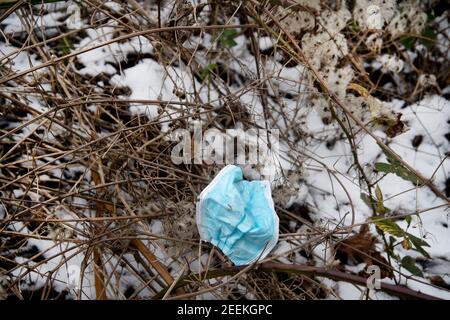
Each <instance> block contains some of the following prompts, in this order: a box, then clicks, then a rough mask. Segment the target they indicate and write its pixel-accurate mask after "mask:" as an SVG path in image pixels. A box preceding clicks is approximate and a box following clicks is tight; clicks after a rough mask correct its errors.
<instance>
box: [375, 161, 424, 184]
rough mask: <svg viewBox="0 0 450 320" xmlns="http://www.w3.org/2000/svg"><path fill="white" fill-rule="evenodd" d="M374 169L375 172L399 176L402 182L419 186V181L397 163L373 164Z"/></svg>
mask: <svg viewBox="0 0 450 320" xmlns="http://www.w3.org/2000/svg"><path fill="white" fill-rule="evenodd" d="M375 169H376V170H377V171H381V172H385V173H394V174H395V175H397V176H399V177H400V178H402V179H403V180H407V181H410V182H412V183H414V185H416V186H417V185H421V184H422V183H421V180H420V179H419V177H417V176H416V175H415V174H414V173H412V172H411V171H409V170H407V169H406V168H404V167H402V166H401V165H400V164H399V162H398V161H396V162H394V163H392V164H390V163H382V162H377V163H375Z"/></svg>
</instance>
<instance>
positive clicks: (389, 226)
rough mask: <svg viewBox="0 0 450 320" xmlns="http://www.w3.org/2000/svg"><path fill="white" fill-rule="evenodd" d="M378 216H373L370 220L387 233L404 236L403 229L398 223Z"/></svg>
mask: <svg viewBox="0 0 450 320" xmlns="http://www.w3.org/2000/svg"><path fill="white" fill-rule="evenodd" d="M381 219H382V218H379V217H373V218H372V220H373V222H374V223H375V225H376V226H377V228H379V229H381V230H383V231H384V232H386V233H389V234H391V235H393V236H395V237H403V236H405V231H403V229H402V228H400V226H399V225H398V224H396V223H395V222H394V221H392V220H386V219H383V220H381Z"/></svg>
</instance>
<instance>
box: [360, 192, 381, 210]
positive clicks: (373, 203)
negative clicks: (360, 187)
mask: <svg viewBox="0 0 450 320" xmlns="http://www.w3.org/2000/svg"><path fill="white" fill-rule="evenodd" d="M361 200H362V201H364V203H365V204H366V205H367V206H368V207H369V208H372V207H375V206H376V203H377V201H376V200H375V199H374V198H372V197H371V196H369V195H368V194H365V193H361Z"/></svg>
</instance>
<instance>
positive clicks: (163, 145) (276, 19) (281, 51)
mask: <svg viewBox="0 0 450 320" xmlns="http://www.w3.org/2000/svg"><path fill="white" fill-rule="evenodd" d="M350 2H351V1H350ZM350 2H348V3H347V2H346V1H343V2H342V6H339V7H338V5H337V3H338V2H335V1H302V0H297V1H280V2H277V1H274V2H273V3H272V2H267V3H266V2H264V1H243V2H239V1H217V2H214V1H212V2H211V1H209V2H208V1H163V2H162V3H161V5H160V6H158V5H157V4H156V3H153V1H128V2H127V3H126V4H124V3H122V2H120V1H117V2H115V1H107V2H103V1H96V0H89V1H81V2H79V3H78V2H57V3H52V4H39V5H34V6H29V5H23V6H19V7H18V8H15V10H13V11H12V12H8V11H6V10H5V11H0V30H1V33H0V76H1V78H0V86H1V88H0V297H2V298H5V299H31V298H36V299H48V298H51V299H56V298H61V299H105V298H108V299H149V298H155V297H157V298H183V297H184V298H193V299H237V298H247V299H398V298H411V297H414V296H412V294H413V293H414V292H416V293H418V292H420V293H425V294H428V295H430V296H433V297H437V298H441V299H450V231H449V223H450V221H449V210H448V209H449V201H450V200H449V196H450V162H449V160H448V156H449V152H450V125H449V124H450V101H449V100H448V99H449V94H450V87H449V85H450V83H449V81H450V77H449V37H450V29H449V24H448V11H447V8H446V5H445V1H432V0H430V1H420V2H419V1H412V0H410V1H401V2H399V3H397V2H395V1H366V0H361V1H355V2H354V3H352V4H350ZM195 125H199V126H201V127H202V128H203V130H205V131H206V130H207V129H211V128H215V129H216V130H217V132H218V133H217V134H218V135H225V131H226V129H236V130H238V131H237V132H243V131H245V130H248V129H252V128H253V129H254V128H259V129H277V130H279V133H280V135H279V149H278V151H276V152H275V151H272V150H271V149H270V147H269V146H267V145H265V148H266V149H265V150H267V152H265V154H264V157H262V158H261V159H260V162H259V163H258V165H256V166H244V167H243V169H244V173H245V175H246V177H247V178H249V179H267V180H269V181H270V182H271V185H272V196H273V199H274V202H275V208H276V211H277V213H278V215H279V217H280V238H279V242H278V244H277V246H276V247H275V249H274V250H273V252H272V253H271V254H270V255H269V256H268V257H267V258H266V259H265V260H264V261H263V264H262V269H263V270H266V269H265V267H267V270H268V271H269V272H264V271H262V272H253V271H252V270H251V268H249V269H248V270H246V271H245V272H238V271H241V270H237V269H235V268H234V269H233V267H232V265H231V263H230V261H229V260H227V258H226V256H224V255H223V254H222V253H221V252H220V251H219V250H217V249H215V248H213V247H212V246H211V245H210V244H208V243H205V242H201V241H200V239H199V235H198V232H197V227H196V225H195V216H194V215H195V204H196V200H197V196H198V195H199V193H200V192H201V191H202V190H203V188H204V187H205V186H206V185H207V184H208V182H209V181H211V179H212V178H213V177H214V175H215V174H216V173H217V172H218V171H219V170H220V169H221V168H222V167H223V165H218V164H210V162H211V161H208V160H211V159H204V161H205V162H204V163H202V164H175V163H174V162H173V161H172V159H171V151H172V150H173V147H174V146H175V144H176V143H177V142H176V141H174V139H173V137H172V133H173V132H175V131H176V130H177V129H180V128H181V129H189V130H193V127H194V126H195ZM239 130H240V131H239ZM209 138H210V137H208V136H205V139H209ZM248 143H249V144H252V143H256V142H255V141H253V142H251V141H250V142H248ZM243 147H244V148H245V147H250V146H249V145H246V146H243ZM223 151H224V150H217V152H219V153H220V152H223ZM267 172H269V173H270V174H267ZM264 263H266V265H264ZM270 263H272V264H270ZM287 265H289V266H292V265H293V266H296V267H298V268H299V269H298V270H300V269H301V268H302V266H303V267H304V266H308V267H315V268H317V270H325V271H324V273H322V274H320V276H317V275H315V274H312V273H305V272H303V273H302V274H299V273H298V272H292V270H288V271H285V272H271V271H273V270H271V269H270V268H269V266H272V267H274V266H284V267H285V266H287ZM369 266H377V267H378V268H379V270H380V276H381V278H382V283H384V284H392V285H393V286H394V287H395V288H397V291H396V290H394V292H392V291H389V292H387V291H386V290H377V291H373V290H370V291H369V290H368V288H367V287H366V286H365V285H361V283H358V284H355V283H354V282H352V281H350V280H349V278H348V277H347V276H346V275H350V274H353V275H357V276H358V277H359V278H360V279H362V280H361V281H365V278H367V277H368V276H369V275H370V274H369V273H368V272H367V268H368V267H369ZM274 268H275V267H274ZM280 268H281V267H280ZM275 269H276V268H275ZM284 270H286V269H284ZM330 270H332V271H337V272H339V276H338V277H337V278H336V277H331V276H327V271H330ZM220 271H222V272H226V275H225V276H223V274H222V275H220V276H218V273H217V272H220ZM201 272H205V273H204V274H203V277H202V278H199V277H193V275H196V274H197V273H201ZM215 272H216V273H215ZM174 281H176V282H177V285H176V286H174V287H171V286H170V285H171V283H173V282H174ZM183 281H184V282H183ZM181 284H183V285H181ZM404 288H409V289H410V290H409V291H407V294H406V295H402V294H401V293H402V292H403V291H402V289H404ZM382 289H384V287H383V288H382ZM423 297H424V296H422V298H423Z"/></svg>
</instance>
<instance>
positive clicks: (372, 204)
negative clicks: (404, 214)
mask: <svg viewBox="0 0 450 320" xmlns="http://www.w3.org/2000/svg"><path fill="white" fill-rule="evenodd" d="M360 197H361V200H362V201H363V202H364V203H365V204H366V205H367V206H368V207H369V208H370V209H372V208H375V211H376V212H378V213H379V214H385V213H387V212H390V211H391V209H389V208H387V207H385V206H384V205H383V203H381V204H380V202H379V201H377V200H376V199H375V198H373V197H371V196H369V195H368V194H365V193H361V196H360Z"/></svg>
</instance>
